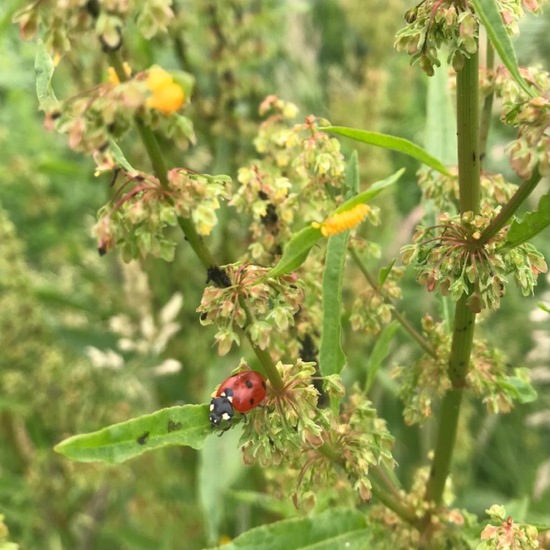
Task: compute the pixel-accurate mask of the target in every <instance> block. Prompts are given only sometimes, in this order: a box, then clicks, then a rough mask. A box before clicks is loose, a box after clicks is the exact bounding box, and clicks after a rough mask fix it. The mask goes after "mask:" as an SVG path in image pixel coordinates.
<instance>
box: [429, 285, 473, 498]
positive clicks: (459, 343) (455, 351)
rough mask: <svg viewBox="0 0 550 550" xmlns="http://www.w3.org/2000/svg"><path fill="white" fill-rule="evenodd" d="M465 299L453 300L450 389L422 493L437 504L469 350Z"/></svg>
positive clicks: (452, 442)
mask: <svg viewBox="0 0 550 550" xmlns="http://www.w3.org/2000/svg"><path fill="white" fill-rule="evenodd" d="M467 301H468V296H465V295H464V296H462V297H461V298H460V300H459V301H458V302H457V304H456V313H455V320H454V328H453V343H452V345H451V354H450V357H449V371H448V373H449V378H450V380H451V389H450V390H449V391H447V393H446V394H445V397H444V398H443V401H442V404H441V416H440V421H439V430H438V433H437V439H436V446H435V452H434V459H433V462H432V467H431V470H430V478H429V480H428V484H427V487H426V494H425V497H424V498H425V500H426V501H428V502H434V503H435V504H436V505H439V504H441V501H442V498H443V491H444V489H445V481H446V479H447V476H448V475H449V472H450V469H451V460H452V456H453V451H454V447H455V443H456V434H457V427H458V417H459V413H460V404H461V402H462V395H463V393H464V387H465V385H466V375H467V373H468V366H469V363H470V355H471V352H472V344H473V338H474V328H475V318H476V314H475V313H473V312H472V311H470V309H469V308H468V305H467Z"/></svg>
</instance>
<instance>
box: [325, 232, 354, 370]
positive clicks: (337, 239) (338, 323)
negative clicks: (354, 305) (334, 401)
mask: <svg viewBox="0 0 550 550" xmlns="http://www.w3.org/2000/svg"><path fill="white" fill-rule="evenodd" d="M348 241H349V231H344V233H340V234H339V235H335V236H334V237H330V238H329V240H328V245H327V256H326V261H325V270H324V272H323V330H322V333H321V344H320V346H319V368H320V370H321V373H322V374H323V376H328V375H329V374H339V373H340V372H341V371H342V369H343V368H344V365H345V364H346V355H345V354H344V350H343V349H342V320H341V315H342V311H341V310H342V282H343V279H344V265H345V261H346V252H347V247H348Z"/></svg>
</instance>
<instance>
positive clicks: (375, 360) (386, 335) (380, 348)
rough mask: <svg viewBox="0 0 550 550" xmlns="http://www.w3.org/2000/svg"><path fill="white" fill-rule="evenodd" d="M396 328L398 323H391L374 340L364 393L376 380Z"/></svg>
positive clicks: (368, 362)
mask: <svg viewBox="0 0 550 550" xmlns="http://www.w3.org/2000/svg"><path fill="white" fill-rule="evenodd" d="M398 328H399V323H398V322H397V321H393V322H391V323H390V324H389V325H387V326H386V327H384V329H383V330H382V332H381V333H380V334H379V336H378V338H377V339H376V343H375V344H374V348H373V350H372V352H371V354H370V356H369V359H368V361H367V382H366V384H365V391H366V392H368V391H369V390H370V389H371V387H372V384H373V383H374V380H375V379H376V373H377V372H378V370H379V369H380V367H381V366H382V362H383V361H384V359H385V358H386V357H387V355H388V353H389V351H390V344H391V341H392V340H393V337H394V335H395V332H396V330H397V329H398Z"/></svg>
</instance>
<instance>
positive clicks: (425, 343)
mask: <svg viewBox="0 0 550 550" xmlns="http://www.w3.org/2000/svg"><path fill="white" fill-rule="evenodd" d="M348 250H349V253H350V256H351V257H352V258H353V261H354V262H355V263H356V265H357V267H358V268H359V269H360V270H361V273H363V275H364V276H365V279H366V280H367V282H368V283H369V285H370V286H371V287H372V289H373V290H374V291H375V292H376V293H377V294H378V295H379V296H380V297H381V298H382V299H383V300H384V302H385V303H387V304H389V305H391V306H392V315H393V317H394V318H395V319H396V321H397V322H398V323H399V324H400V325H401V326H402V327H403V328H404V329H405V331H406V332H407V333H408V334H409V335H410V336H411V337H412V339H413V340H414V341H415V342H417V343H418V344H419V345H420V347H421V348H423V349H424V351H425V352H426V353H428V354H429V355H431V356H432V357H434V358H437V354H436V352H435V350H434V348H433V346H432V345H431V344H430V342H428V341H427V340H426V339H425V338H424V337H423V336H422V334H420V333H419V332H418V331H417V330H416V329H415V328H414V327H413V326H412V325H411V324H410V323H409V321H407V319H406V318H405V317H404V315H403V314H402V313H401V312H400V311H398V309H397V308H396V307H395V304H394V303H393V302H392V300H390V299H389V298H387V297H386V296H384V295H383V294H382V293H381V292H380V288H379V286H378V283H377V282H376V280H375V278H374V277H373V276H372V275H371V273H370V272H369V270H368V269H367V268H366V267H365V264H364V263H363V261H362V260H361V258H360V257H359V254H357V251H356V250H355V249H354V248H353V247H351V246H350V247H348Z"/></svg>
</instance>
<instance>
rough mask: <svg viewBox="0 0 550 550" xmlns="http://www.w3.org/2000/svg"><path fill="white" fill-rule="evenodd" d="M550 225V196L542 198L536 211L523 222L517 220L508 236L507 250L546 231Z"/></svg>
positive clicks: (529, 214)
mask: <svg viewBox="0 0 550 550" xmlns="http://www.w3.org/2000/svg"><path fill="white" fill-rule="evenodd" d="M549 225H550V194H548V193H547V194H546V195H543V196H542V197H541V198H540V201H539V205H538V207H537V209H536V210H533V211H531V212H527V213H526V214H525V215H524V216H523V219H522V220H517V219H515V220H514V221H513V222H512V225H511V226H510V229H509V230H508V233H507V235H506V245H505V246H506V248H513V247H514V246H519V245H520V244H523V243H524V242H526V241H528V240H530V239H532V238H533V237H534V236H535V235H538V234H539V233H541V232H542V231H544V230H545V229H546V228H547V227H548V226H549Z"/></svg>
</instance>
